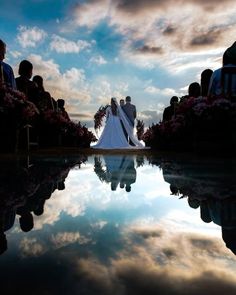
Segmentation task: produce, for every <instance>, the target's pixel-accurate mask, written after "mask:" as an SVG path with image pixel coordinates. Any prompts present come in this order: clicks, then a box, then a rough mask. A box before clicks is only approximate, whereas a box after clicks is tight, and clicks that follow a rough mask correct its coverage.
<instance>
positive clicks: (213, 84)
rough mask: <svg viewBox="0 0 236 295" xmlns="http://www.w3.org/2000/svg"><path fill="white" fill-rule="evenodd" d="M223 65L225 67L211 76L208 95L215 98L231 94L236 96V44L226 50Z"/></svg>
mask: <svg viewBox="0 0 236 295" xmlns="http://www.w3.org/2000/svg"><path fill="white" fill-rule="evenodd" d="M222 63H223V66H222V67H221V68H219V69H217V70H215V71H214V72H213V74H212V76H211V80H210V85H209V93H208V94H209V95H210V96H214V95H222V94H227V93H230V94H231V95H233V96H236V42H234V43H233V45H232V46H230V47H229V48H227V49H226V51H225V52H224V54H223V60H222ZM222 73H223V74H222ZM223 78H224V80H223ZM231 79H232V80H231ZM229 80H231V82H230V85H228V82H229Z"/></svg>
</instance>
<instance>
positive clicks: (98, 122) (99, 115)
mask: <svg viewBox="0 0 236 295" xmlns="http://www.w3.org/2000/svg"><path fill="white" fill-rule="evenodd" d="M107 107H108V105H106V106H100V108H99V109H98V111H97V112H96V114H95V115H94V129H95V130H97V129H100V128H101V127H102V120H103V118H104V117H105V115H106V109H107Z"/></svg>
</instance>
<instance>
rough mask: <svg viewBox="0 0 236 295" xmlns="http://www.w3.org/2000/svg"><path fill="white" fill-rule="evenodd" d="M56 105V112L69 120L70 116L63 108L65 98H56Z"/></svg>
mask: <svg viewBox="0 0 236 295" xmlns="http://www.w3.org/2000/svg"><path fill="white" fill-rule="evenodd" d="M57 107H58V112H59V113H61V114H62V115H63V117H64V118H65V119H67V120H70V117H69V115H68V113H67V111H66V110H65V100H64V99H58V100H57Z"/></svg>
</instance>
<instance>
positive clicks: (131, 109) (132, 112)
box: [122, 96, 137, 145]
mask: <svg viewBox="0 0 236 295" xmlns="http://www.w3.org/2000/svg"><path fill="white" fill-rule="evenodd" d="M122 109H123V111H124V112H125V114H126V116H127V118H128V120H129V123H130V126H131V127H132V128H134V122H135V119H136V117H137V112H136V106H135V105H133V104H131V97H130V96H126V98H125V105H124V106H123V107H122ZM125 136H126V138H127V139H128V134H127V133H126V134H125ZM129 143H130V144H131V145H133V143H132V141H131V140H130V139H129Z"/></svg>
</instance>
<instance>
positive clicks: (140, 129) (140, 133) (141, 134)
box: [136, 120, 144, 140]
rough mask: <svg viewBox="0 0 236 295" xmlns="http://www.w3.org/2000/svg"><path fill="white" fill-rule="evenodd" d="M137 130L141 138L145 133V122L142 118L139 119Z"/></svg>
mask: <svg viewBox="0 0 236 295" xmlns="http://www.w3.org/2000/svg"><path fill="white" fill-rule="evenodd" d="M136 130H137V137H138V139H139V140H141V139H142V137H143V134H144V122H143V121H142V120H137V125H136Z"/></svg>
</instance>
